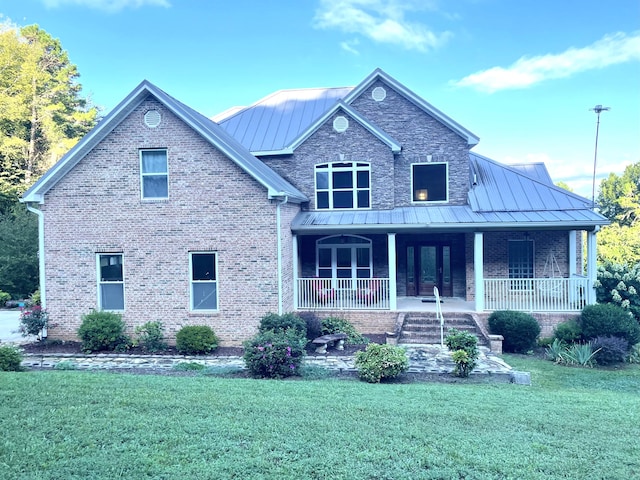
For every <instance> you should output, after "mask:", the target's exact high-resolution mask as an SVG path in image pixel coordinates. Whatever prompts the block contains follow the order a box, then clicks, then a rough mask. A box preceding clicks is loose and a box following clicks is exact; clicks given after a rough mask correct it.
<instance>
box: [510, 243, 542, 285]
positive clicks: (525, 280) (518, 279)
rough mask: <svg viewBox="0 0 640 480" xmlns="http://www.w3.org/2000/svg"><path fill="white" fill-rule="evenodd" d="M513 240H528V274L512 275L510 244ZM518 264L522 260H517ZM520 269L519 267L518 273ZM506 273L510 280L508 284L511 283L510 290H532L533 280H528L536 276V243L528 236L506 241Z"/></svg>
mask: <svg viewBox="0 0 640 480" xmlns="http://www.w3.org/2000/svg"><path fill="white" fill-rule="evenodd" d="M513 242H520V243H523V242H529V245H530V248H531V259H530V260H531V268H530V270H531V272H530V273H527V275H530V276H512V272H511V245H512V244H513ZM518 263H519V264H520V265H522V264H523V262H522V261H520V262H518ZM521 271H522V269H520V272H518V273H520V274H522V273H521ZM507 275H508V277H509V280H511V282H510V285H511V290H532V289H533V282H532V281H530V280H533V279H534V278H535V277H536V245H535V243H534V241H533V239H530V238H528V239H527V238H525V239H521V240H520V239H515V240H511V239H509V241H508V243H507Z"/></svg>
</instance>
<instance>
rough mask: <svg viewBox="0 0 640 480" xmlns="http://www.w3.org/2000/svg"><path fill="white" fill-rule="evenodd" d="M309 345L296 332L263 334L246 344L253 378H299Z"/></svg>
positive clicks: (246, 362) (248, 362) (293, 330)
mask: <svg viewBox="0 0 640 480" xmlns="http://www.w3.org/2000/svg"><path fill="white" fill-rule="evenodd" d="M306 343H307V340H306V338H304V337H300V336H299V335H298V332H297V331H296V330H295V329H289V330H286V331H280V332H275V331H273V330H267V331H265V332H260V333H258V334H257V335H256V336H255V337H253V338H252V339H251V340H247V341H246V342H244V356H243V358H244V363H245V365H246V367H247V370H249V374H250V375H251V376H252V377H253V378H284V377H291V376H293V375H299V374H300V367H301V365H302V360H303V359H304V354H305V350H304V347H305V345H306Z"/></svg>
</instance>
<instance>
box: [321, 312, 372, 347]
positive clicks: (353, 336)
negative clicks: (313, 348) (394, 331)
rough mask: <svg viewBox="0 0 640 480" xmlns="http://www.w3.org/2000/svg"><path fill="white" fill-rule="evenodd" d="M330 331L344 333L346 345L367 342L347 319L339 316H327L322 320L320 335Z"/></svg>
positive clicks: (327, 333)
mask: <svg viewBox="0 0 640 480" xmlns="http://www.w3.org/2000/svg"><path fill="white" fill-rule="evenodd" d="M331 333H344V334H345V335H347V339H346V340H345V343H346V344H347V345H362V344H365V343H369V339H368V338H366V337H363V336H362V335H361V334H360V333H359V332H358V331H357V330H356V328H355V327H354V326H353V325H352V324H351V322H349V321H348V320H346V319H344V318H340V317H327V318H325V319H323V320H322V335H329V334H331Z"/></svg>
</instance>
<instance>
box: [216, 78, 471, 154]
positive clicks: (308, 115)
mask: <svg viewBox="0 0 640 480" xmlns="http://www.w3.org/2000/svg"><path fill="white" fill-rule="evenodd" d="M378 80H381V81H383V82H385V83H386V84H387V85H388V86H390V87H391V88H393V89H395V90H396V91H397V92H398V93H400V94H401V95H403V96H404V97H405V98H407V99H408V100H409V101H410V102H412V103H413V104H414V105H416V106H417V107H418V108H420V109H421V110H423V111H424V112H425V113H427V114H428V115H430V116H432V117H434V118H435V119H437V120H438V121H440V122H442V123H443V124H444V125H446V126H447V127H448V128H450V129H451V130H453V131H454V132H455V133H456V134H458V135H460V136H461V137H463V138H464V139H465V140H466V141H467V142H468V144H469V145H475V144H477V143H478V141H479V139H478V137H477V136H476V135H474V134H473V133H471V132H470V131H469V130H467V129H466V128H464V127H463V126H462V125H460V124H459V123H457V122H455V121H454V120H453V119H451V118H450V117H448V116H447V115H445V114H444V113H442V112H441V111H440V110H438V109H437V108H435V107H434V106H433V105H431V104H430V103H428V102H426V101H425V100H424V99H422V98H420V97H419V96H418V95H416V94H415V93H413V92H412V91H411V90H409V89H408V88H407V87H405V86H404V85H402V84H401V83H400V82H398V81H397V80H395V79H394V78H392V77H390V76H389V75H387V74H386V73H385V72H383V71H382V70H380V69H376V70H374V71H373V72H372V73H371V74H370V75H369V76H368V77H367V78H365V79H364V80H363V81H362V82H361V83H360V84H359V85H358V86H356V87H340V88H313V89H299V90H280V91H278V92H275V93H273V94H271V95H269V96H268V97H265V98H263V99H262V100H259V101H258V102H256V103H255V104H253V105H251V106H250V107H247V108H244V109H241V110H239V111H235V113H230V111H229V110H227V111H226V112H222V113H221V114H219V115H216V116H215V117H214V118H215V119H216V120H217V121H218V122H219V124H220V125H221V126H222V127H223V128H224V129H225V130H226V131H227V132H228V133H229V134H230V135H232V136H233V137H234V138H235V139H236V140H238V141H239V142H240V143H241V144H242V145H243V146H244V147H245V148H247V149H248V150H249V151H251V152H252V153H253V154H254V155H276V154H283V153H284V154H290V153H292V152H293V149H294V148H295V147H297V145H299V144H300V142H298V141H297V140H298V139H300V138H304V139H306V138H307V137H308V136H309V134H310V132H312V131H313V130H315V128H317V127H318V125H317V123H318V120H319V119H321V118H326V114H327V112H328V111H329V110H330V109H332V108H334V107H335V104H336V103H337V102H338V101H339V100H342V101H343V103H344V104H345V105H350V104H351V103H352V102H353V101H354V100H355V99H356V98H358V97H359V96H360V95H361V94H362V93H363V92H364V91H365V90H366V89H367V88H369V87H370V86H371V85H372V84H373V83H374V82H376V81H378Z"/></svg>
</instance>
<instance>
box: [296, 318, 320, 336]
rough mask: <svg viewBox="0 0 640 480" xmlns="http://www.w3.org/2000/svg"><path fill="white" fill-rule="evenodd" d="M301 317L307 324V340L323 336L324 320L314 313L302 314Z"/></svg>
mask: <svg viewBox="0 0 640 480" xmlns="http://www.w3.org/2000/svg"><path fill="white" fill-rule="evenodd" d="M299 315H300V318H302V319H303V320H304V321H305V323H306V324H307V340H313V339H314V338H318V337H319V336H321V335H322V320H320V318H319V317H318V316H317V315H316V314H315V313H314V312H300V314H299Z"/></svg>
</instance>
